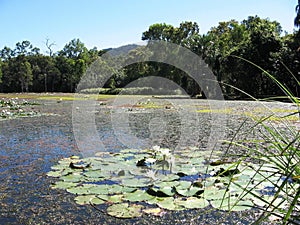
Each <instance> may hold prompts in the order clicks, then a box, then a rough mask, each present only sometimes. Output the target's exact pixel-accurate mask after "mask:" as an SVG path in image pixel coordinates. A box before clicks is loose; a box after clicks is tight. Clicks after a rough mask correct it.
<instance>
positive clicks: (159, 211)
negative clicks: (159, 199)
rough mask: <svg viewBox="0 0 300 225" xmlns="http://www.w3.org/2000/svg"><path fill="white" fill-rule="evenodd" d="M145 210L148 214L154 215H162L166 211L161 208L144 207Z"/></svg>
mask: <svg viewBox="0 0 300 225" xmlns="http://www.w3.org/2000/svg"><path fill="white" fill-rule="evenodd" d="M143 212H144V213H146V214H150V215H153V216H162V215H163V213H164V211H163V209H161V208H149V209H144V210H143Z"/></svg>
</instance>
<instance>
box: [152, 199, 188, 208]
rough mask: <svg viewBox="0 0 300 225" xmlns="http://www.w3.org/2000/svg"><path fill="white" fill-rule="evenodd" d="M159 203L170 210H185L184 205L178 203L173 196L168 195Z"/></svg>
mask: <svg viewBox="0 0 300 225" xmlns="http://www.w3.org/2000/svg"><path fill="white" fill-rule="evenodd" d="M157 205H158V206H159V207H161V208H163V209H168V210H176V211H179V210H184V207H183V206H182V205H178V204H176V203H175V201H174V198H172V197H167V198H163V200H162V201H159V202H158V203H157Z"/></svg>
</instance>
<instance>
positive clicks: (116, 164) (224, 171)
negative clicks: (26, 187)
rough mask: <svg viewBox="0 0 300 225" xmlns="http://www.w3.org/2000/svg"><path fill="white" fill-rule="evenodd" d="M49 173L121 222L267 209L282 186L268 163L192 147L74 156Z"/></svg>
mask: <svg viewBox="0 0 300 225" xmlns="http://www.w3.org/2000/svg"><path fill="white" fill-rule="evenodd" d="M257 167H259V171H260V172H259V173H258V172H257V171H258V170H257V169H256V168H257ZM264 168H265V169H264ZM47 175H48V176H50V177H56V178H58V180H57V181H56V182H55V183H53V184H52V188H53V189H63V190H66V191H67V192H69V193H72V194H74V195H76V196H75V197H74V200H75V201H76V203H78V204H79V205H86V204H92V205H99V204H105V205H107V206H108V207H107V213H108V214H109V215H111V216H114V217H118V218H133V217H139V216H141V215H142V214H143V213H147V214H153V215H162V214H163V213H166V211H167V210H177V211H179V210H187V209H201V208H205V207H213V208H215V209H219V210H229V211H241V210H248V209H251V208H252V207H255V206H259V207H263V206H264V205H266V204H267V203H268V202H270V201H272V199H273V197H274V196H273V194H274V191H275V190H276V187H277V185H280V182H282V177H281V176H280V174H277V171H274V170H272V169H270V167H269V165H268V164H264V165H263V166H262V165H256V164H253V163H246V162H242V161H239V162H237V161H235V162H233V161H230V160H229V159H222V160H220V154H218V153H217V152H214V154H213V156H212V154H211V152H207V151H201V150H199V149H198V148H192V147H188V148H185V149H181V150H177V151H176V152H171V150H169V149H166V148H160V147H159V146H154V147H152V148H151V149H144V150H138V149H124V150H121V151H120V152H118V153H110V152H99V153H97V154H96V155H95V156H94V157H89V158H80V157H78V156H71V157H69V158H64V159H61V160H60V161H59V162H58V164H57V165H54V166H52V170H51V171H50V172H48V173H47ZM266 177H268V179H266ZM248 190H251V192H249V191H248ZM251 193H252V194H251ZM253 193H255V194H253ZM256 195H259V196H260V197H261V198H260V200H259V199H258V198H256ZM274 204H275V203H274ZM280 205H281V206H284V204H282V202H280Z"/></svg>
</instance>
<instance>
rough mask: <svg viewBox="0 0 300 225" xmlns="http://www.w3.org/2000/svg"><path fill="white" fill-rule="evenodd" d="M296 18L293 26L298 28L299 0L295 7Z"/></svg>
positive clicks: (299, 15) (299, 20)
mask: <svg viewBox="0 0 300 225" xmlns="http://www.w3.org/2000/svg"><path fill="white" fill-rule="evenodd" d="M295 10H296V13H297V15H296V17H295V20H294V25H295V26H296V27H300V0H298V5H297V6H296V9H295Z"/></svg>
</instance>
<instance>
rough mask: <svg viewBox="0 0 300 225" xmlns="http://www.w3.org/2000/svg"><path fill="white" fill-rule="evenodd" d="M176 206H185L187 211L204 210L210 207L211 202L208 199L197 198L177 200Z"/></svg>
mask: <svg viewBox="0 0 300 225" xmlns="http://www.w3.org/2000/svg"><path fill="white" fill-rule="evenodd" d="M176 204H178V205H181V206H184V207H185V208H187V209H202V208H205V207H207V206H209V202H208V201H207V200H206V199H204V198H196V197H189V198H187V199H185V200H182V199H179V200H176Z"/></svg>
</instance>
